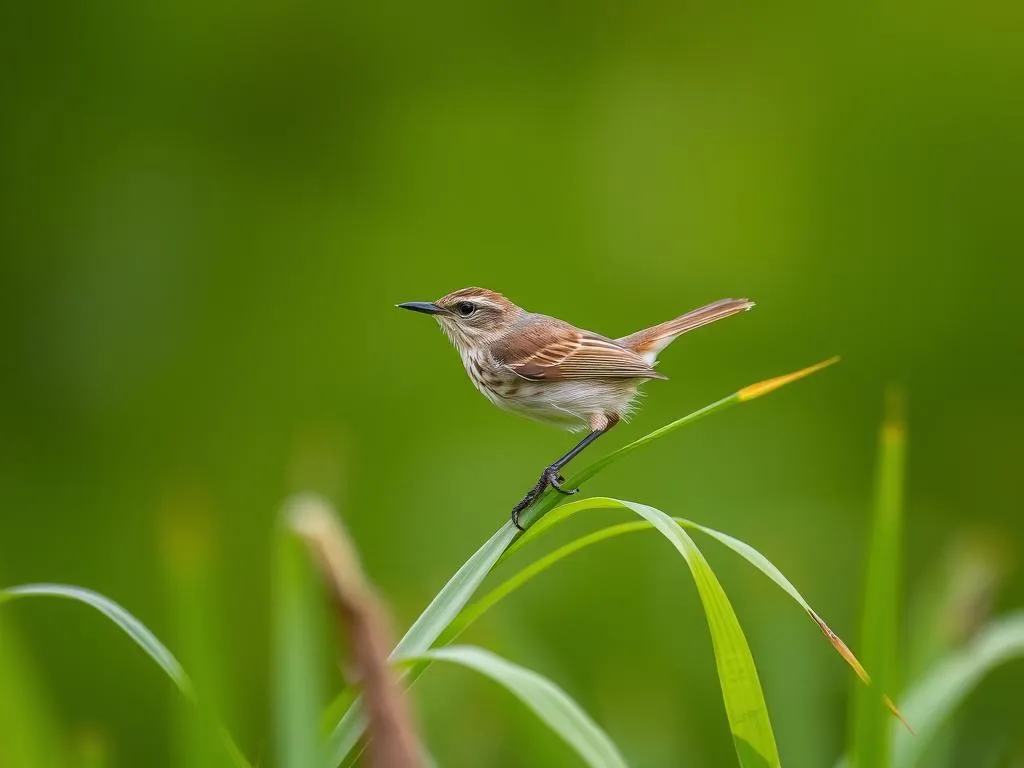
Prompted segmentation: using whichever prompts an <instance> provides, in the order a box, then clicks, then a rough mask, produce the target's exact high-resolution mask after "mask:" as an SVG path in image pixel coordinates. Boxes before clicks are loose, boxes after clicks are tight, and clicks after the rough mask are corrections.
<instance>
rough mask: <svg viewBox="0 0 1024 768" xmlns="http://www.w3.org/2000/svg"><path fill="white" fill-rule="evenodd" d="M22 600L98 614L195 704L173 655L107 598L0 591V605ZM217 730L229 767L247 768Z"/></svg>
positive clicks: (59, 590) (59, 591)
mask: <svg viewBox="0 0 1024 768" xmlns="http://www.w3.org/2000/svg"><path fill="white" fill-rule="evenodd" d="M25 597H59V598H63V599H66V600H73V601H75V602H79V603H83V604H85V605H88V606H89V607H90V608H94V609H95V610H97V611H99V612H100V613H102V614H103V615H104V616H106V617H107V618H108V619H110V620H111V621H112V622H114V624H116V625H117V626H118V627H119V628H120V629H121V630H122V631H123V632H124V633H125V634H126V635H128V637H130V638H131V639H132V640H134V641H135V643H136V645H138V646H139V647H140V648H141V649H142V650H143V651H145V652H146V655H147V656H149V657H150V658H151V659H152V660H153V661H155V662H156V663H157V664H158V665H159V666H160V668H161V669H162V670H163V671H164V672H165V673H166V674H167V676H168V677H169V678H171V680H173V681H174V684H175V685H177V686H178V689H179V690H180V691H181V692H182V693H183V694H185V696H187V697H188V698H189V700H191V701H193V702H194V701H195V699H196V697H195V692H194V691H193V688H192V682H191V681H190V680H189V678H188V676H187V675H186V674H185V672H184V670H182V668H181V664H179V663H178V660H177V659H176V658H175V657H174V654H172V653H171V652H170V651H169V650H167V646H165V645H164V644H163V643H161V642H160V641H159V640H158V639H157V637H156V635H154V634H153V633H152V632H150V631H149V629H148V628H147V627H146V625H145V624H143V623H142V622H141V621H139V620H138V619H137V618H135V617H134V616H133V615H132V614H130V613H129V612H128V611H126V610H125V609H124V608H122V607H121V606H120V605H118V604H117V603H115V602H114V601H113V600H111V599H110V598H108V597H104V596H103V595H101V594H100V593H99V592H94V591H92V590H91V589H84V588H83V587H74V586H69V585H67V584H24V585H21V586H18V587H8V588H7V589H2V590H0V603H5V602H8V601H11V600H17V599H20V598H25ZM217 727H218V730H219V732H220V734H221V738H222V740H223V742H224V747H225V749H226V750H227V753H228V756H229V758H230V760H231V763H232V764H233V765H235V766H238V768H250V766H249V762H248V761H247V760H246V759H245V756H244V755H243V754H242V753H241V751H240V750H239V749H238V747H237V746H236V745H235V742H234V741H233V740H232V738H231V736H230V734H228V732H227V731H226V730H224V729H223V728H222V727H220V726H217Z"/></svg>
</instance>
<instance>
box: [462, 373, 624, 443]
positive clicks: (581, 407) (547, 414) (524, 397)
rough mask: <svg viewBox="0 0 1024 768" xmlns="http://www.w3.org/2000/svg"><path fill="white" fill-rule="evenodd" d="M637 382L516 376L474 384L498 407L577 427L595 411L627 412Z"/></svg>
mask: <svg viewBox="0 0 1024 768" xmlns="http://www.w3.org/2000/svg"><path fill="white" fill-rule="evenodd" d="M513 376H514V374H513ZM638 383H639V382H638V381H637V380H635V379H578V380H574V381H528V380H526V379H522V378H520V377H518V376H515V377H514V378H513V379H502V380H501V381H496V382H493V383H491V382H486V381H485V382H481V383H480V384H478V385H477V386H478V389H480V391H481V392H482V393H483V394H484V396H485V397H486V398H487V399H488V400H490V401H491V402H492V403H494V404H495V405H497V406H498V407H499V408H502V409H504V410H506V411H511V412H512V413H518V414H520V415H522V416H526V417H527V418H530V419H533V420H535V421H540V422H543V423H545V424H552V425H554V426H558V427H562V428H564V429H569V430H572V431H577V430H581V429H587V428H589V426H590V424H591V417H592V416H594V415H595V414H596V415H605V414H615V415H616V416H619V417H624V416H626V415H627V414H628V411H629V409H630V405H631V403H632V401H633V398H634V397H635V396H636V392H637V384H638Z"/></svg>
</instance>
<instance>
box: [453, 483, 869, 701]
mask: <svg viewBox="0 0 1024 768" xmlns="http://www.w3.org/2000/svg"><path fill="white" fill-rule="evenodd" d="M599 508H605V509H620V508H622V502H620V501H618V500H617V499H609V498H600V497H594V498H590V499H583V500H581V501H577V502H571V503H569V504H565V505H563V506H561V507H558V508H557V509H556V510H554V511H553V512H552V513H551V514H550V515H547V516H546V517H544V518H543V519H542V520H540V521H539V522H538V523H537V524H536V525H535V526H533V528H531V529H529V530H528V531H527V532H526V533H525V534H524V535H523V536H522V538H520V539H519V540H518V541H516V543H515V544H513V545H512V547H510V548H509V550H508V553H507V554H508V555H511V554H514V552H516V551H518V550H519V549H520V548H521V547H522V546H523V545H525V544H528V543H530V542H531V541H535V540H536V539H537V538H539V537H540V536H542V535H543V534H544V533H545V532H547V531H549V530H551V528H553V527H554V526H556V525H558V524H559V523H561V522H563V521H565V520H567V519H568V518H569V517H571V516H572V515H574V514H576V513H578V512H582V511H584V510H587V509H599ZM672 519H673V520H675V521H676V523H678V524H679V525H681V526H683V527H684V528H688V529H690V530H695V531H700V532H701V533H703V534H705V535H707V536H710V537H712V538H713V539H715V540H717V541H718V542H720V543H722V544H724V545H725V546H726V547H728V548H729V549H731V550H732V551H733V552H735V553H736V554H738V555H739V556H740V557H742V558H743V559H744V560H746V561H747V562H748V563H750V564H751V565H753V566H754V567H755V568H757V569H758V570H759V571H761V573H763V574H764V575H765V576H767V577H768V578H769V579H771V580H772V581H773V582H774V583H775V584H776V585H777V586H778V587H780V588H781V589H782V590H783V591H784V592H785V593H786V594H787V595H789V597H790V598H792V599H793V601H794V602H796V603H797V605H799V606H800V607H801V608H803V609H804V611H805V612H806V613H807V615H808V616H809V617H810V618H811V620H812V621H814V623H815V625H816V626H817V627H818V628H819V629H820V630H821V632H822V634H824V635H825V637H826V638H827V639H828V641H829V642H830V643H831V644H832V647H833V648H835V650H836V652H838V653H839V655H840V656H841V657H842V658H843V660H844V661H846V663H847V664H849V665H850V667H851V668H852V669H853V671H854V672H855V673H856V674H857V676H858V677H859V678H860V679H861V680H862V681H863V682H865V683H868V682H869V677H868V674H867V672H866V671H865V670H864V667H863V666H862V665H861V663H860V661H859V660H858V659H857V657H856V656H855V655H854V653H853V652H852V651H851V650H850V649H849V647H848V646H847V645H846V643H844V642H843V640H842V638H840V637H839V635H837V634H836V633H835V632H834V631H832V628H831V627H829V626H828V624H827V623H826V622H825V620H824V619H822V618H821V616H820V615H819V614H818V612H817V611H815V610H814V608H812V607H811V605H810V603H808V602H807V600H806V599H805V598H804V596H803V595H802V594H800V592H799V590H797V588H796V587H795V586H793V584H792V582H790V581H789V579H787V578H786V577H785V575H783V573H782V572H781V571H780V570H779V569H778V568H776V567H775V565H774V564H773V563H772V562H771V561H770V560H769V559H768V558H767V557H765V556H764V555H762V554H761V553H760V552H758V551H757V550H756V549H754V547H752V546H750V545H749V544H747V543H745V542H743V541H740V540H739V539H737V538H734V537H733V536H729V535H728V534H725V533H722V532H721V531H716V530H715V529H714V528H708V527H706V526H703V525H700V524H698V523H695V522H693V521H692V520H687V519H685V518H682V517H673V518H672ZM650 527H651V525H650V524H649V523H647V522H636V523H619V524H617V525H612V526H608V527H607V528H603V529H601V530H599V531H595V532H594V533H590V534H587V535H586V536H582V537H580V538H578V539H575V540H573V541H571V542H569V543H568V544H565V545H563V546H562V547H559V548H558V549H556V550H554V551H552V552H550V553H548V554H547V555H545V556H544V557H542V558H540V559H539V560H537V561H535V562H533V563H531V564H530V565H528V566H526V567H525V568H523V569H521V570H520V571H518V572H517V573H515V574H514V575H513V576H511V577H510V578H509V579H507V580H506V581H505V582H503V583H502V584H501V585H499V586H498V587H496V588H495V589H493V590H492V591H491V592H489V593H488V594H487V595H485V596H484V597H482V598H480V599H479V600H478V601H476V602H475V603H473V604H471V605H469V606H467V607H466V609H465V610H463V612H462V613H460V614H459V616H458V617H457V618H456V619H455V621H453V622H452V623H451V625H450V626H449V628H448V630H446V631H445V633H444V634H443V635H442V637H441V642H442V643H444V642H451V641H452V640H454V639H455V638H456V637H457V636H458V635H459V634H461V633H462V632H463V631H465V629H466V628H467V627H468V626H469V625H470V624H472V623H473V622H474V621H476V620H477V619H478V618H479V617H480V616H481V615H483V614H484V613H485V612H486V611H488V610H490V609H491V608H492V607H493V606H494V605H495V604H496V603H498V602H499V601H500V600H503V599H504V598H505V597H507V596H508V595H509V594H511V593H512V592H514V591H515V590H517V589H518V588H519V587H521V586H522V585H523V584H525V583H526V582H527V581H529V580H530V579H532V578H533V577H535V576H537V575H539V574H540V573H542V572H543V571H545V570H547V569H548V568H550V567H551V566H552V565H554V564H555V563H556V562H558V561H559V560H561V559H563V558H565V557H568V556H569V555H570V554H572V553H573V552H577V551H579V550H580V549H583V548H584V547H587V546H590V545H591V544H596V543H597V542H599V541H603V540H605V539H608V538H611V537H613V536H618V535H621V534H624V533H632V532H634V531H639V530H647V529H649V528H650Z"/></svg>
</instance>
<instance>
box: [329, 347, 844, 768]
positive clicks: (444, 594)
mask: <svg viewBox="0 0 1024 768" xmlns="http://www.w3.org/2000/svg"><path fill="white" fill-rule="evenodd" d="M838 360H839V358H838V357H834V358H831V359H829V360H825V361H824V362H821V363H818V364H816V365H812V366H810V367H808V368H803V369H801V370H799V371H795V372H793V373H789V374H786V375H784V376H778V377H775V378H773V379H768V380H766V381H762V382H758V383H757V384H752V385H750V386H747V387H744V388H743V389H741V390H739V391H738V392H735V393H733V394H732V395H729V396H728V397H725V398H722V399H721V400H718V401H717V402H715V403H712V404H711V405H708V406H705V407H704V408H701V409H699V410H697V411H694V412H693V413H691V414H689V415H687V416H684V417H682V418H681V419H677V420H676V421H673V422H671V423H670V424H667V425H665V426H663V427H661V428H660V429H657V430H655V431H654V432H651V433H649V434H648V435H645V436H644V437H641V438H640V439H639V440H635V441H633V442H632V443H630V444H628V445H626V446H623V447H622V448H619V449H618V450H616V451H613V452H612V453H611V454H609V455H608V456H605V457H604V458H602V459H599V460H598V461H596V462H595V463H593V464H591V465H590V466H588V467H586V468H584V469H583V470H581V471H580V472H579V473H577V474H576V475H575V476H573V477H572V478H570V480H569V484H570V485H579V484H580V483H582V482H583V481H584V480H587V479H589V478H591V477H593V476H594V475H596V474H597V473H598V472H600V471H601V470H602V469H604V468H605V467H607V466H608V465H610V464H612V463H614V462H615V461H618V460H619V459H621V458H622V457H623V456H625V455H627V454H628V453H631V452H632V451H634V450H636V449H637V448H640V447H642V446H644V445H646V444H648V443H650V442H653V441H654V440H656V439H658V438H660V437H664V436H665V435H667V434H670V433H671V432H674V431H675V430H677V429H680V428H682V427H684V426H687V425H688V424H693V423H694V422H696V421H699V420H700V419H702V418H704V417H706V416H710V415H711V414H712V413H717V412H719V411H721V410H724V409H725V408H728V407H729V406H732V405H735V404H737V403H743V402H747V401H749V400H753V399H755V398H758V397H761V396H762V395H766V394H768V393H769V392H773V391H774V390H776V389H778V388H779V387H782V386H785V385H786V384H789V383H790V382H793V381H796V380H798V379H801V378H804V377H805V376H809V375H811V374H812V373H815V372H817V371H819V370H821V369H822V368H826V367H828V366H830V365H832V364H834V363H836V362H838ZM564 498H565V497H564V496H562V495H561V494H558V493H553V492H551V491H550V490H549V491H548V492H547V493H546V494H545V495H543V496H541V498H540V499H538V501H537V502H536V503H535V504H534V505H533V506H532V507H530V508H529V509H528V510H526V511H525V512H524V513H523V515H521V516H520V523H521V524H522V525H523V527H525V528H527V529H530V528H531V526H533V525H534V523H535V522H536V521H538V520H543V518H544V516H545V515H546V514H547V513H548V512H550V511H551V510H552V509H554V508H555V507H557V506H558V505H559V504H560V503H562V501H563V500H564ZM517 534H518V531H517V529H516V528H515V527H514V526H513V525H512V524H511V523H506V524H505V525H503V526H502V527H501V528H500V529H499V530H498V531H497V532H496V533H495V534H494V535H493V536H491V538H490V539H489V540H488V541H487V542H486V543H485V544H484V545H483V546H482V547H480V549H478V550H477V552H476V553H475V554H474V555H473V556H472V557H471V558H470V559H469V560H467V561H466V563H465V564H463V566H462V567H461V568H460V569H459V570H458V572H457V573H456V574H455V575H454V576H453V577H452V578H451V579H450V580H449V581H448V583H447V584H445V586H444V588H443V589H442V590H441V592H439V593H438V594H437V596H436V597H435V598H434V599H433V601H431V603H430V605H428V606H427V608H426V609H425V610H424V611H423V613H422V614H420V616H419V618H417V619H416V621H415V623H414V624H413V625H412V627H410V628H409V631H408V632H406V634H405V636H404V637H403V638H402V639H401V641H399V643H398V646H397V647H396V648H395V650H394V652H393V653H392V659H394V660H400V659H403V658H406V657H408V656H410V655H416V654H418V653H422V652H423V651H425V650H426V649H428V648H430V646H431V645H433V644H434V642H435V641H436V640H437V639H438V637H439V636H440V635H441V633H442V632H444V631H445V628H446V627H447V626H448V625H449V624H450V623H451V622H452V620H454V618H455V617H456V616H457V615H458V614H459V612H460V611H461V610H462V609H463V608H464V607H465V606H466V605H467V603H468V602H469V601H470V599H471V598H472V597H473V594H474V593H475V592H476V589H477V588H478V587H479V586H480V584H481V582H482V581H483V580H484V578H486V576H487V574H488V573H489V572H490V570H491V569H492V568H493V567H494V565H495V564H496V563H497V562H498V561H499V559H500V558H501V557H502V555H503V553H505V551H506V549H509V544H511V543H512V542H513V540H514V539H515V537H516V535H517ZM529 535H530V530H527V532H526V534H524V535H523V537H521V539H520V541H519V542H516V545H515V546H514V547H513V548H517V546H519V545H521V542H522V540H523V539H525V538H526V536H529ZM331 707H332V709H333V707H334V705H333V704H332V705H331ZM365 727H366V722H365V719H364V718H363V715H362V702H361V700H360V699H356V700H355V701H354V702H353V704H352V706H350V707H349V708H348V709H347V710H346V712H345V714H344V715H343V716H342V718H341V720H340V721H339V722H338V724H337V725H336V726H335V727H334V729H333V730H332V731H331V734H330V736H329V737H328V745H327V754H328V760H327V765H329V766H335V765H339V764H340V763H341V762H342V761H343V760H344V759H345V757H346V756H347V755H348V754H349V753H350V752H351V751H352V749H353V748H354V747H355V745H356V744H357V743H358V741H359V738H360V737H361V736H362V734H363V731H364V730H365Z"/></svg>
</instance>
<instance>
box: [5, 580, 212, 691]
mask: <svg viewBox="0 0 1024 768" xmlns="http://www.w3.org/2000/svg"><path fill="white" fill-rule="evenodd" d="M23 597H60V598H64V599H67V600H74V601H76V602H79V603H84V604H85V605H88V606H89V607H90V608H94V609H96V610H97V611H99V612H100V613H102V614H103V615H104V616H106V617H107V618H108V619H110V620H111V621H112V622H114V624H116V625H117V626H118V627H120V628H121V630H122V631H124V633H125V634H126V635H128V637H130V638H131V639H132V640H134V641H135V643H136V645H138V646H139V647H140V648H141V649H142V650H143V651H145V652H146V655H148V656H149V657H150V658H151V659H152V660H153V661H155V662H156V663H157V664H158V665H159V666H160V668H161V669H162V670H163V671H164V672H166V673H167V676H168V677H169V678H171V680H173V681H174V684H175V685H177V686H178V688H180V689H181V691H182V693H185V694H187V695H189V696H191V695H192V684H191V682H189V679H188V677H187V676H186V675H185V672H184V671H183V670H182V668H181V665H180V664H179V663H178V660H177V659H176V658H174V654H172V653H171V652H170V651H169V650H167V647H166V646H165V645H164V644H163V643H161V642H160V641H159V640H157V638H156V635H154V634H153V633H152V632H150V631H149V629H148V628H147V627H146V626H145V625H144V624H143V623H142V622H141V621H139V620H138V619H136V618H135V617H134V616H132V615H131V614H130V613H128V611H126V610H125V609H124V608H122V607H121V606H120V605H118V604H117V603H115V602H114V601H113V600H111V599H110V598H107V597H104V596H103V595H101V594H100V593H99V592H93V591H92V590H91V589H83V588H82V587H72V586H68V585H67V584H25V585H22V586H19V587H8V588H7V589H3V590H0V603H3V602H7V601H9V600H15V599H18V598H23Z"/></svg>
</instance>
